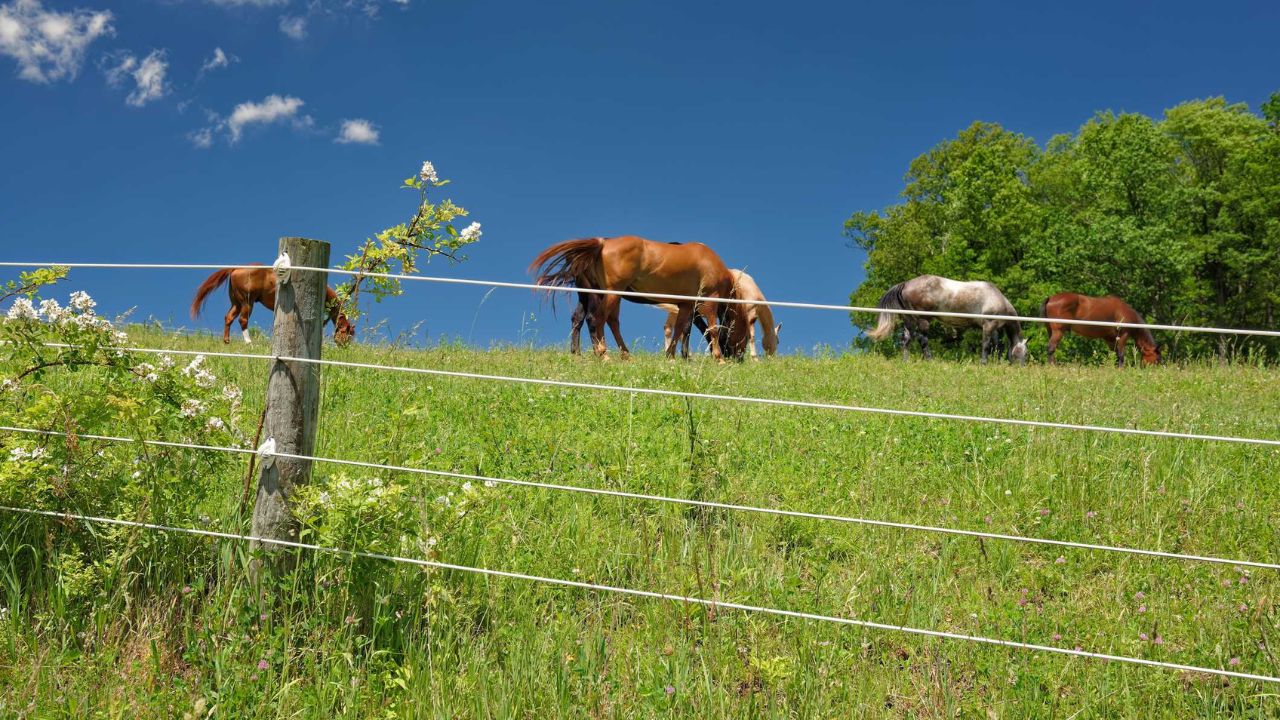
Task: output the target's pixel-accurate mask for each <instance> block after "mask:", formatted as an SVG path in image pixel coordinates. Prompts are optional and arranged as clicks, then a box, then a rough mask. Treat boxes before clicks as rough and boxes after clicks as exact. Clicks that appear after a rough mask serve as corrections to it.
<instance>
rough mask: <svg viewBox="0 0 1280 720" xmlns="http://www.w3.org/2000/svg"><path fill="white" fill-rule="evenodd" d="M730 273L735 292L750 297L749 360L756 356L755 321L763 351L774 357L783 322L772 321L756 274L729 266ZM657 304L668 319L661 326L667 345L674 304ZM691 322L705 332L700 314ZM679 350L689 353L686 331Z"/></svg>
mask: <svg viewBox="0 0 1280 720" xmlns="http://www.w3.org/2000/svg"><path fill="white" fill-rule="evenodd" d="M729 273H730V274H732V275H733V286H734V293H735V295H736V297H737V298H738V299H739V300H753V301H755V302H754V303H753V304H750V305H743V306H742V307H743V308H745V309H746V313H747V354H748V355H749V356H750V357H751V359H752V360H755V359H757V356H756V324H757V323H759V324H760V333H761V337H760V345H761V347H763V348H764V354H765V355H766V356H768V357H773V356H774V355H775V354H777V352H778V332H779V331H780V330H782V325H781V324H777V325H775V324H774V323H773V309H772V308H770V307H769V305H767V304H766V303H765V302H764V300H765V297H764V293H763V292H761V291H760V286H759V285H757V284H756V281H755V278H753V277H751V276H750V275H748V274H746V273H744V272H742V271H741V270H737V269H734V268H730V269H729ZM658 307H660V308H662V309H663V310H666V311H667V322H666V324H665V325H664V326H663V328H662V334H663V338H664V340H665V344H664V345H663V347H664V348H665V347H667V346H669V345H670V344H671V343H672V342H674V340H673V338H672V336H673V335H674V334H675V326H676V306H675V305H668V304H666V303H661V304H659V305H658ZM693 324H694V325H695V326H697V328H698V331H699V332H701V333H703V335H705V334H706V332H707V328H706V325H705V324H704V323H703V322H702V318H701V317H697V316H695V317H694V318H693ZM680 351H681V354H682V355H683V356H684V357H689V334H686V335H685V336H684V342H683V343H682V347H681V350H680Z"/></svg>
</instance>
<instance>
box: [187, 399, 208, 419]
mask: <svg viewBox="0 0 1280 720" xmlns="http://www.w3.org/2000/svg"><path fill="white" fill-rule="evenodd" d="M202 413H204V403H202V402H200V401H199V400H196V399H195V398H190V399H187V400H183V401H182V417H185V418H193V417H195V416H197V415H200V414H202Z"/></svg>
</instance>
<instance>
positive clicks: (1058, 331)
mask: <svg viewBox="0 0 1280 720" xmlns="http://www.w3.org/2000/svg"><path fill="white" fill-rule="evenodd" d="M1060 342H1062V326H1061V325H1057V324H1050V325H1049V364H1050V365H1057V364H1058V357H1057V353H1058V343H1060Z"/></svg>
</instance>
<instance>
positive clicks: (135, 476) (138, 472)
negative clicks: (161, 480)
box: [129, 470, 142, 480]
mask: <svg viewBox="0 0 1280 720" xmlns="http://www.w3.org/2000/svg"><path fill="white" fill-rule="evenodd" d="M129 477H131V478H133V479H134V480H137V479H138V478H140V477H142V471H141V470H134V471H133V474H132V475H130V476H129Z"/></svg>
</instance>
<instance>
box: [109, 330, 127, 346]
mask: <svg viewBox="0 0 1280 720" xmlns="http://www.w3.org/2000/svg"><path fill="white" fill-rule="evenodd" d="M111 340H112V342H114V343H116V344H117V345H122V344H124V343H127V342H129V335H128V333H125V332H123V331H121V330H115V331H112V333H111Z"/></svg>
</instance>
